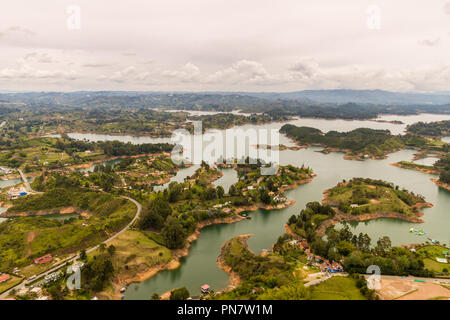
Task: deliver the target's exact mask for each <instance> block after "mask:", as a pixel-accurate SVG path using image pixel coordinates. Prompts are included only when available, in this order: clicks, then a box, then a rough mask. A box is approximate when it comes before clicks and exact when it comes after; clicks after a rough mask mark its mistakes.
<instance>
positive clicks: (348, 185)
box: [318, 178, 432, 235]
mask: <svg viewBox="0 0 450 320" xmlns="http://www.w3.org/2000/svg"><path fill="white" fill-rule="evenodd" d="M324 195H325V196H324V199H323V200H322V203H323V204H325V205H329V206H331V207H333V208H334V209H335V211H336V214H335V215H334V217H332V218H331V219H329V220H327V221H325V222H324V223H323V224H322V225H321V226H320V230H319V231H318V234H322V235H323V234H325V232H326V230H327V229H328V228H329V227H331V226H334V225H336V224H338V223H340V222H351V221H366V220H373V219H379V218H394V219H401V220H405V221H409V222H414V223H422V222H423V220H422V219H420V217H421V216H422V215H423V212H421V211H420V210H419V209H421V208H424V207H432V204H430V203H428V202H426V201H425V199H424V197H423V196H421V195H418V194H414V193H413V192H409V191H407V190H405V189H400V188H399V187H398V186H394V184H393V183H390V182H386V181H383V180H374V179H369V178H354V179H351V180H349V181H343V182H340V183H338V184H337V185H336V186H335V187H333V188H331V189H329V190H326V191H325V192H324Z"/></svg>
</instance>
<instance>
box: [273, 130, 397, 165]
mask: <svg viewBox="0 0 450 320" xmlns="http://www.w3.org/2000/svg"><path fill="white" fill-rule="evenodd" d="M280 132H281V133H285V134H286V135H287V136H288V137H290V138H293V139H294V140H295V141H296V142H297V143H298V144H300V145H318V146H323V147H325V150H324V152H330V151H344V152H346V158H348V159H357V160H359V159H364V158H369V157H371V158H383V157H385V155H386V154H387V153H390V152H394V151H396V150H398V149H400V148H402V147H404V142H403V140H402V139H401V138H400V137H397V136H392V135H391V134H390V132H389V131H388V130H374V129H368V128H360V129H355V130H352V131H350V132H337V131H329V132H327V133H325V134H324V133H323V132H322V131H320V130H319V129H315V128H310V127H297V126H294V125H291V124H286V125H284V126H283V127H281V129H280Z"/></svg>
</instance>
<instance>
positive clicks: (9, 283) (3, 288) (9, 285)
mask: <svg viewBox="0 0 450 320" xmlns="http://www.w3.org/2000/svg"><path fill="white" fill-rule="evenodd" d="M21 281H22V278H19V277H16V276H11V279H9V280H8V281H6V282H4V283H1V284H0V293H2V292H5V291H6V290H8V289H9V288H12V287H14V286H15V285H17V284H19V283H20V282H21Z"/></svg>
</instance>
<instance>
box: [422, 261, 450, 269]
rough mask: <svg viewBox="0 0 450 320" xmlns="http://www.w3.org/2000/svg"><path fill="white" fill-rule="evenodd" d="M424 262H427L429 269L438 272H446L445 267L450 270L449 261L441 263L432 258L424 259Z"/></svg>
mask: <svg viewBox="0 0 450 320" xmlns="http://www.w3.org/2000/svg"><path fill="white" fill-rule="evenodd" d="M423 263H424V264H425V268H427V269H428V270H432V271H436V272H444V269H447V272H448V271H449V270H450V265H449V264H448V263H439V262H437V261H436V260H433V259H430V258H425V259H423Z"/></svg>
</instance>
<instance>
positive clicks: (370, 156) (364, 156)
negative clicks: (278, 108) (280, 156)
mask: <svg viewBox="0 0 450 320" xmlns="http://www.w3.org/2000/svg"><path fill="white" fill-rule="evenodd" d="M283 134H284V135H285V136H286V137H288V138H289V139H290V140H291V141H292V142H293V143H295V144H296V145H297V147H298V148H299V149H304V148H310V147H321V148H323V150H320V151H317V152H320V153H323V154H329V153H331V152H337V153H345V155H344V160H355V161H364V160H367V159H372V160H382V159H387V156H388V154H390V153H394V152H398V151H401V150H404V149H411V148H410V147H409V148H406V147H404V148H395V149H392V150H386V151H384V152H383V155H379V156H377V155H373V154H364V153H358V154H352V151H351V150H349V149H341V148H335V147H328V146H326V145H324V144H323V143H309V144H302V143H300V142H298V141H297V140H296V139H295V137H292V136H289V135H287V134H286V133H283ZM413 149H414V148H413Z"/></svg>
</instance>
